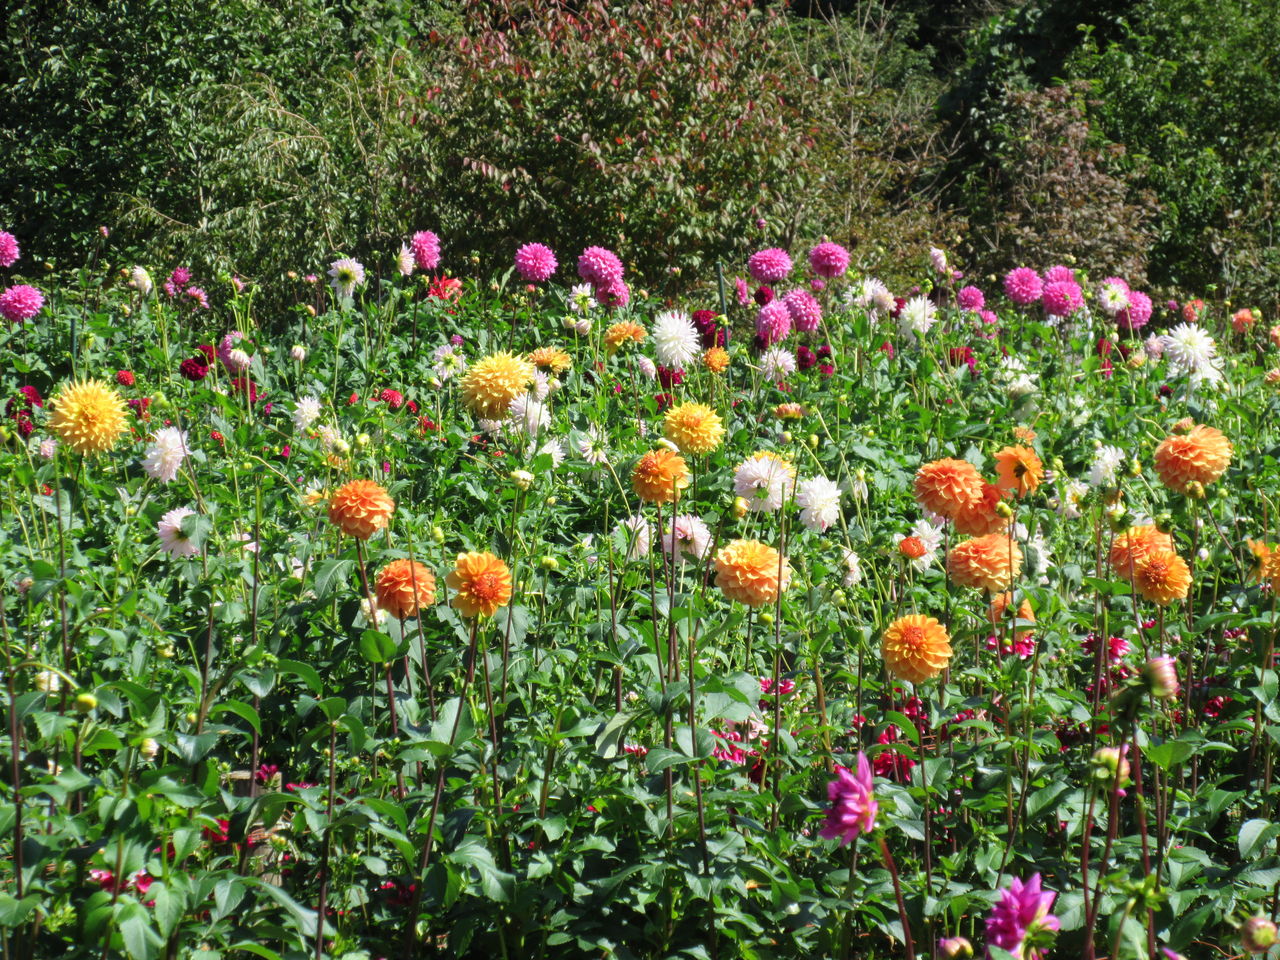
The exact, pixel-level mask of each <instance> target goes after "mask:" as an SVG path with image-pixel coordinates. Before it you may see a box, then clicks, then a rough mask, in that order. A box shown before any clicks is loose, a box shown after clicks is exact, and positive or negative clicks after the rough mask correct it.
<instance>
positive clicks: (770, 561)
mask: <svg viewBox="0 0 1280 960" xmlns="http://www.w3.org/2000/svg"><path fill="white" fill-rule="evenodd" d="M790 582H791V567H790V565H789V564H788V563H787V562H786V561H785V560H783V559H782V558H781V557H780V556H779V554H778V551H777V550H775V549H774V548H773V547H771V546H769V545H768V544H765V543H761V542H760V541H759V540H734V541H732V542H730V543H728V544H726V545H725V546H724V547H723V548H721V550H720V552H719V553H717V554H716V586H717V587H719V588H720V589H721V590H722V591H724V595H725V596H726V597H728V598H729V599H730V600H737V601H738V602H739V603H745V604H746V605H747V606H748V607H760V606H764V605H765V604H769V603H773V602H774V601H776V600H777V599H778V593H779V592H780V591H783V590H786V589H787V585H788V584H790Z"/></svg>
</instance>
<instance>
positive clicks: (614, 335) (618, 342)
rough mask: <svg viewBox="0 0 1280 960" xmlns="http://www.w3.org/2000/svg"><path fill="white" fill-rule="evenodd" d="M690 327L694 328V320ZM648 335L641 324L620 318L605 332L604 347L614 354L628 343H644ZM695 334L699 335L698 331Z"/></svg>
mask: <svg viewBox="0 0 1280 960" xmlns="http://www.w3.org/2000/svg"><path fill="white" fill-rule="evenodd" d="M689 328H690V329H693V322H692V321H690V322H689ZM648 335H649V334H648V333H647V332H646V331H645V329H644V327H642V326H640V324H638V323H632V322H631V321H630V320H620V321H618V322H617V323H615V324H611V325H610V326H609V329H608V330H606V331H605V332H604V348H605V350H607V351H608V352H609V353H610V354H614V353H617V352H618V350H619V349H620V348H622V347H623V346H625V345H626V344H628V343H642V342H643V341H644V338H645V337H647V336H648ZM694 336H695V337H696V336H697V332H696V331H695V332H694Z"/></svg>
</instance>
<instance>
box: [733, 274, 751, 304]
mask: <svg viewBox="0 0 1280 960" xmlns="http://www.w3.org/2000/svg"><path fill="white" fill-rule="evenodd" d="M733 292H734V295H735V296H736V297H737V298H738V306H740V307H746V306H750V305H751V288H750V287H749V286H747V281H745V280H743V279H742V278H741V277H738V278H737V279H736V280H734V281H733Z"/></svg>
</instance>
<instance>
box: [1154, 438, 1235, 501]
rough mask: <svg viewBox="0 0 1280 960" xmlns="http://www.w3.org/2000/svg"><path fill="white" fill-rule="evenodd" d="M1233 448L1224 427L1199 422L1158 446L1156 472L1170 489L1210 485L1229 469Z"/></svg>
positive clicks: (1177, 490) (1183, 489)
mask: <svg viewBox="0 0 1280 960" xmlns="http://www.w3.org/2000/svg"><path fill="white" fill-rule="evenodd" d="M1232 452H1233V447H1232V445H1231V441H1230V440H1228V439H1227V438H1226V437H1225V436H1223V434H1222V432H1221V431H1220V430H1217V429H1215V428H1214V427H1206V426H1205V425H1203V424H1198V425H1197V426H1195V427H1193V428H1192V429H1191V431H1190V432H1188V433H1185V434H1182V433H1174V434H1171V435H1170V436H1168V437H1166V438H1165V439H1164V440H1162V441H1161V442H1160V445H1159V446H1158V447H1156V454H1155V464H1156V473H1158V474H1159V475H1160V481H1161V482H1162V483H1163V484H1164V485H1165V486H1166V487H1168V488H1169V489H1170V490H1174V491H1176V492H1178V493H1186V492H1187V491H1188V489H1189V487H1190V485H1191V484H1192V483H1199V484H1201V485H1202V486H1208V485H1209V484H1211V483H1213V482H1214V481H1215V480H1217V479H1218V478H1219V477H1221V476H1222V475H1223V473H1225V472H1226V469H1227V467H1228V466H1230V464H1231V454H1232Z"/></svg>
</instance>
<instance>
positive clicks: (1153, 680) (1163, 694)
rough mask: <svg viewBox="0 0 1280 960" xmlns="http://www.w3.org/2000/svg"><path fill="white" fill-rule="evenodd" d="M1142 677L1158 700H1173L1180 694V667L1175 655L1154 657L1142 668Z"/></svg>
mask: <svg viewBox="0 0 1280 960" xmlns="http://www.w3.org/2000/svg"><path fill="white" fill-rule="evenodd" d="M1142 677H1143V679H1144V680H1146V681H1147V687H1148V689H1150V691H1151V695H1152V696H1153V697H1155V698H1156V699H1157V700H1172V699H1173V698H1174V697H1176V696H1177V695H1178V667H1177V664H1176V663H1174V660H1173V657H1152V658H1151V659H1150V660H1148V661H1147V662H1146V665H1145V666H1144V667H1143V668H1142Z"/></svg>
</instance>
